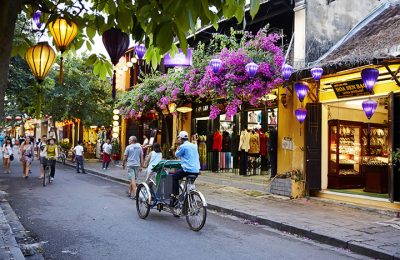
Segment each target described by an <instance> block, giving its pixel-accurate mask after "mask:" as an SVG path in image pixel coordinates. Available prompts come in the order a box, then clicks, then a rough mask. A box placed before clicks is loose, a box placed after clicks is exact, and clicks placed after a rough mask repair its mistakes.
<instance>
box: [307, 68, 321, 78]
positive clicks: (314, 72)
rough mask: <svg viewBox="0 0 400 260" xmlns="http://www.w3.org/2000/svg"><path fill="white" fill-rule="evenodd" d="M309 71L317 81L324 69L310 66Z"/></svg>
mask: <svg viewBox="0 0 400 260" xmlns="http://www.w3.org/2000/svg"><path fill="white" fill-rule="evenodd" d="M310 71H311V75H312V77H313V79H314V80H315V81H319V80H320V79H321V76H322V74H323V73H324V70H323V69H322V68H312V69H311V70H310Z"/></svg>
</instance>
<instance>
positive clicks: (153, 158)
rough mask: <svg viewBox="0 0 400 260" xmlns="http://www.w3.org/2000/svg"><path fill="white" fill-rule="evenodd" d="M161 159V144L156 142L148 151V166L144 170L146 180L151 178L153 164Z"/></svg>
mask: <svg viewBox="0 0 400 260" xmlns="http://www.w3.org/2000/svg"><path fill="white" fill-rule="evenodd" d="M161 160H162V152H161V146H160V144H158V143H154V144H153V151H151V152H150V154H149V159H148V164H147V165H148V166H147V170H146V173H147V175H146V181H147V180H148V179H149V178H151V177H152V176H151V175H152V173H153V171H152V169H153V167H154V166H156V165H157V164H158V163H159V162H160V161H161Z"/></svg>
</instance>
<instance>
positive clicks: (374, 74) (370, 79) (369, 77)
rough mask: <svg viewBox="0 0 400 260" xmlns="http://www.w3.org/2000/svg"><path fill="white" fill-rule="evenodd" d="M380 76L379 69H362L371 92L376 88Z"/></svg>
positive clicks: (362, 74) (362, 75)
mask: <svg viewBox="0 0 400 260" xmlns="http://www.w3.org/2000/svg"><path fill="white" fill-rule="evenodd" d="M378 76H379V70H377V69H372V68H368V69H363V70H362V71H361V78H362V80H363V82H364V86H365V87H366V88H367V90H368V91H369V92H371V91H372V89H373V88H374V86H375V83H376V80H377V79H378Z"/></svg>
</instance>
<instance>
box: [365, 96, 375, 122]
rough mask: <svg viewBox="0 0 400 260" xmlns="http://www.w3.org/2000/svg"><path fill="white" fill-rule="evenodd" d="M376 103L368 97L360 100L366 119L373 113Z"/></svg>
mask: <svg viewBox="0 0 400 260" xmlns="http://www.w3.org/2000/svg"><path fill="white" fill-rule="evenodd" d="M377 106H378V103H377V102H376V101H375V100H373V99H368V100H365V101H363V102H362V108H363V110H364V113H365V115H366V116H367V118H368V119H371V117H372V116H373V115H374V113H375V110H376V107H377Z"/></svg>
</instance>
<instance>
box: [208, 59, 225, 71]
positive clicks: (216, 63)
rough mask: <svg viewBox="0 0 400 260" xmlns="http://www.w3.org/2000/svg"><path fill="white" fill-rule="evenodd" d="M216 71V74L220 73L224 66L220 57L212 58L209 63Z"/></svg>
mask: <svg viewBox="0 0 400 260" xmlns="http://www.w3.org/2000/svg"><path fill="white" fill-rule="evenodd" d="M209 65H210V66H211V68H212V70H213V72H214V74H218V72H219V71H220V70H221V67H222V61H221V60H220V59H212V60H210V64H209Z"/></svg>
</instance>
